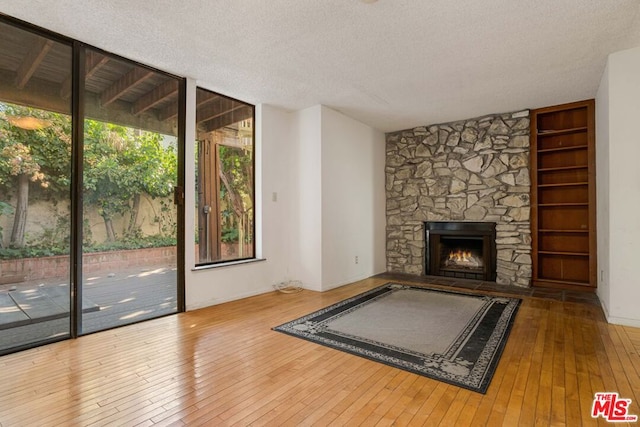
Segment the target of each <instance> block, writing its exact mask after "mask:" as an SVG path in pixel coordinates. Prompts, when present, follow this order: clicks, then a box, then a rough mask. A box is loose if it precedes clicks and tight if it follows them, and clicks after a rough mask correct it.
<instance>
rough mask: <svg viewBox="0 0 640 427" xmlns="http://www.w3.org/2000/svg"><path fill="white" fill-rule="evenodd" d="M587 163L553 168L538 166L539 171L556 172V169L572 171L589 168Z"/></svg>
mask: <svg viewBox="0 0 640 427" xmlns="http://www.w3.org/2000/svg"><path fill="white" fill-rule="evenodd" d="M587 168H588V166H587V165H574V166H557V167H553V168H538V172H554V171H570V170H576V169H587Z"/></svg>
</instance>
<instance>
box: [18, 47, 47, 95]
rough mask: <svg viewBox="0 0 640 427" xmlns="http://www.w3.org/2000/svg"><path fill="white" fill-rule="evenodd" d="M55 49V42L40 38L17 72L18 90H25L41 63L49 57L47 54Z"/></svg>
mask: <svg viewBox="0 0 640 427" xmlns="http://www.w3.org/2000/svg"><path fill="white" fill-rule="evenodd" d="M52 47H53V40H47V39H43V38H40V39H38V41H37V42H36V44H35V45H34V46H33V47H32V48H31V50H30V51H29V53H27V55H26V56H25V57H24V59H23V60H22V63H21V64H20V66H19V67H18V70H17V71H16V87H17V88H18V89H24V87H25V86H26V85H27V83H29V80H30V79H31V76H33V73H35V72H36V70H37V69H38V67H39V66H40V63H41V62H42V60H43V59H44V57H45V56H47V53H49V51H50V50H51V48H52Z"/></svg>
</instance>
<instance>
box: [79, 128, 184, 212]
mask: <svg viewBox="0 0 640 427" xmlns="http://www.w3.org/2000/svg"><path fill="white" fill-rule="evenodd" d="M162 142H163V140H162V135H160V134H158V133H154V132H146V131H140V130H137V129H131V128H125V127H122V126H118V125H114V124H110V123H103V122H97V121H94V120H86V121H85V147H84V162H85V165H84V171H85V172H84V188H85V202H86V203H88V204H90V205H94V206H95V207H96V208H97V209H98V213H99V214H100V216H102V217H103V218H104V219H105V220H109V219H111V218H113V216H114V215H116V214H122V213H124V212H126V211H128V210H129V208H130V202H131V198H132V197H133V196H134V195H135V194H143V193H144V194H148V195H149V196H151V197H152V198H156V197H168V196H169V195H170V194H171V191H172V189H173V185H175V183H176V180H177V169H176V166H177V153H176V148H175V146H173V145H172V144H168V145H167V146H166V147H163V145H162Z"/></svg>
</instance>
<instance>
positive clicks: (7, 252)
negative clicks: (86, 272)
mask: <svg viewBox="0 0 640 427" xmlns="http://www.w3.org/2000/svg"><path fill="white" fill-rule="evenodd" d="M176 244H177V240H176V238H175V237H173V238H172V237H162V236H146V237H142V238H138V239H123V240H118V241H115V242H106V243H103V244H99V245H93V246H89V247H85V248H84V252H85V253H92V252H107V251H116V250H131V249H143V248H158V247H165V246H175V245H176ZM68 254H69V247H68V245H67V246H27V247H24V248H0V259H19V258H37V257H45V256H55V255H68Z"/></svg>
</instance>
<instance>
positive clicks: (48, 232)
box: [0, 16, 226, 355]
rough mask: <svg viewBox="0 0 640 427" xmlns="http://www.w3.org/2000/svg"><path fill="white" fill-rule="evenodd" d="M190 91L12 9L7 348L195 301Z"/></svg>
mask: <svg viewBox="0 0 640 427" xmlns="http://www.w3.org/2000/svg"><path fill="white" fill-rule="evenodd" d="M184 95H185V81H184V79H181V78H179V77H176V76H172V75H169V74H167V73H164V72H161V71H159V70H155V69H152V68H150V67H147V66H143V65H140V64H137V63H135V62H132V61H130V60H127V59H124V58H120V57H117V56H115V55H112V54H109V53H108V52H104V51H101V50H98V49H94V48H91V47H89V46H87V45H84V44H82V43H75V42H74V41H72V40H69V39H66V38H65V37H62V36H59V35H56V34H52V33H49V32H47V31H44V30H39V29H36V28H32V27H28V26H24V25H22V24H20V23H17V22H14V21H13V20H12V19H10V18H5V17H4V16H0V355H1V354H5V353H9V352H12V351H16V350H19V349H24V348H29V347H32V346H35V345H40V344H42V343H46V342H51V341H57V340H60V339H64V338H67V337H72V336H78V335H82V334H86V333H91V332H95V331H99V330H103V329H107V328H112V327H116V326H120V325H124V324H128V323H133V322H137V321H141V320H144V319H149V318H153V317H158V316H162V315H166V314H171V313H175V312H177V311H181V310H184V308H183V306H184V298H183V295H184V288H183V274H182V272H183V269H184V261H183V259H184V251H183V245H182V243H183V242H184V231H183V230H184V227H183V223H184V217H183V213H184V205H183V198H182V194H183V191H182V188H183V186H184V168H183V160H182V156H183V153H184V116H185V115H184V108H183V106H184V102H185V96H184ZM224 155H226V154H224ZM225 158H226V157H225Z"/></svg>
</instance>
